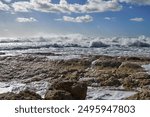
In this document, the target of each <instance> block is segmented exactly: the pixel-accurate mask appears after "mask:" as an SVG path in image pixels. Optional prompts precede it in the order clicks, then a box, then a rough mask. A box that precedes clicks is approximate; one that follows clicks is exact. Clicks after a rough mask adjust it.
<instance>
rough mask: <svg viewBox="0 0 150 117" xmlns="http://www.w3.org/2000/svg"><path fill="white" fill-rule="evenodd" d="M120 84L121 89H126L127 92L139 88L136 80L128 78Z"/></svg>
mask: <svg viewBox="0 0 150 117" xmlns="http://www.w3.org/2000/svg"><path fill="white" fill-rule="evenodd" d="M122 83H123V87H124V88H125V89H128V90H130V89H132V88H133V87H138V86H139V81H138V80H134V79H132V78H129V77H127V78H125V79H124V80H123V82H122Z"/></svg>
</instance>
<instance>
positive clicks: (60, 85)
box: [52, 80, 76, 92]
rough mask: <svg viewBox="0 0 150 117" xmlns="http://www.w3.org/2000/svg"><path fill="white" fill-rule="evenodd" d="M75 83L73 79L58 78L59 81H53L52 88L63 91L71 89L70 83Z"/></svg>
mask: <svg viewBox="0 0 150 117" xmlns="http://www.w3.org/2000/svg"><path fill="white" fill-rule="evenodd" d="M74 83H76V82H75V81H71V80H62V81H61V80H60V81H56V82H54V83H53V84H52V85H53V88H54V89H56V90H65V91H69V92H70V91H71V87H72V85H73V84H74Z"/></svg>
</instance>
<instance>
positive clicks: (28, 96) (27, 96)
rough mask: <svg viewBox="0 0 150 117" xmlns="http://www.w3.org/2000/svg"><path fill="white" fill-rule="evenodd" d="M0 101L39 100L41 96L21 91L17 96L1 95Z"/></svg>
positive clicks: (11, 94)
mask: <svg viewBox="0 0 150 117" xmlns="http://www.w3.org/2000/svg"><path fill="white" fill-rule="evenodd" d="M0 99H1V100H41V99H42V98H41V96H40V95H38V94H36V93H34V92H31V91H28V90H25V91H21V92H20V93H19V94H15V93H3V94H0Z"/></svg>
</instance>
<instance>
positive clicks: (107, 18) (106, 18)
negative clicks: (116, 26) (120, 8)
mask: <svg viewBox="0 0 150 117" xmlns="http://www.w3.org/2000/svg"><path fill="white" fill-rule="evenodd" d="M104 19H105V20H114V19H115V17H105V18H104Z"/></svg>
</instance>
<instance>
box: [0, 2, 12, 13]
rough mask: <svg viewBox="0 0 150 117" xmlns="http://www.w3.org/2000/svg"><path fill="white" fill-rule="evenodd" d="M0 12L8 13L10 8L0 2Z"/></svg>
mask: <svg viewBox="0 0 150 117" xmlns="http://www.w3.org/2000/svg"><path fill="white" fill-rule="evenodd" d="M0 10H2V11H9V10H10V7H9V6H8V5H7V4H4V3H2V2H1V1H0Z"/></svg>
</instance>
